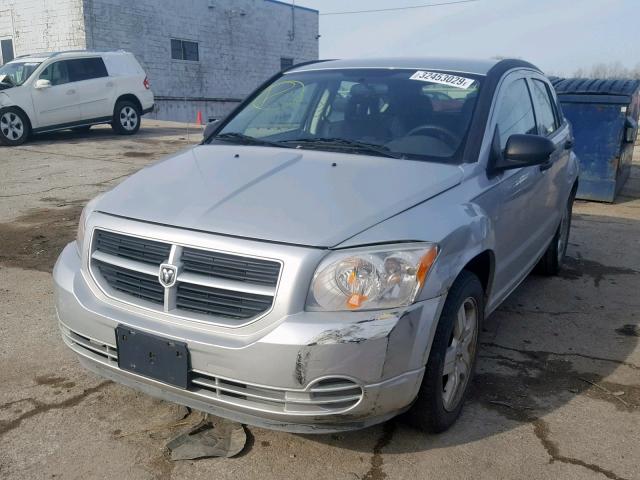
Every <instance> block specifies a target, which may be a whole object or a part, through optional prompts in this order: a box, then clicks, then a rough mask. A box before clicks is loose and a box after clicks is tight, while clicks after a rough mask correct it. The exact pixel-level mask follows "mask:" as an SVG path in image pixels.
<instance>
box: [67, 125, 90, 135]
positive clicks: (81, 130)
mask: <svg viewBox="0 0 640 480" xmlns="http://www.w3.org/2000/svg"><path fill="white" fill-rule="evenodd" d="M71 130H72V131H74V132H76V133H87V132H88V131H89V130H91V125H84V126H82V127H73V128H72V129H71Z"/></svg>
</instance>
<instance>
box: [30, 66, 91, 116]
mask: <svg viewBox="0 0 640 480" xmlns="http://www.w3.org/2000/svg"><path fill="white" fill-rule="evenodd" d="M69 62H70V60H60V61H58V62H53V63H51V64H49V65H48V66H47V67H46V68H45V69H44V70H43V71H42V72H41V73H40V76H39V77H38V79H43V80H49V81H50V82H51V86H50V87H48V88H35V87H32V91H31V97H32V99H33V107H34V110H35V112H36V117H37V119H38V128H43V127H44V128H46V127H58V126H63V125H65V124H68V123H72V122H76V121H78V120H80V105H79V95H78V92H77V90H76V85H75V83H74V82H72V81H71V78H70V75H69Z"/></svg>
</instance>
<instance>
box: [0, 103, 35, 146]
mask: <svg viewBox="0 0 640 480" xmlns="http://www.w3.org/2000/svg"><path fill="white" fill-rule="evenodd" d="M30 130H31V128H30V126H29V120H28V119H27V117H26V115H25V114H24V113H22V112H21V111H20V110H18V109H17V108H11V107H10V108H6V109H4V110H0V144H3V145H8V146H11V147H14V146H17V145H22V144H23V143H24V142H25V141H26V140H27V137H28V136H29V132H30Z"/></svg>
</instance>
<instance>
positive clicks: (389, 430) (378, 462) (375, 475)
mask: <svg viewBox="0 0 640 480" xmlns="http://www.w3.org/2000/svg"><path fill="white" fill-rule="evenodd" d="M395 432H396V423H395V422H394V421H393V420H391V421H388V422H386V423H385V424H384V425H383V426H382V435H380V438H378V440H377V441H376V444H375V445H374V447H373V455H372V456H371V459H370V460H369V462H370V464H371V466H370V468H369V470H368V471H367V473H365V474H364V476H363V477H362V480H383V479H385V478H387V474H386V473H385V472H384V470H383V468H382V467H383V466H384V459H383V458H382V449H384V448H385V447H386V446H388V445H389V444H390V443H391V440H393V435H394V433H395Z"/></svg>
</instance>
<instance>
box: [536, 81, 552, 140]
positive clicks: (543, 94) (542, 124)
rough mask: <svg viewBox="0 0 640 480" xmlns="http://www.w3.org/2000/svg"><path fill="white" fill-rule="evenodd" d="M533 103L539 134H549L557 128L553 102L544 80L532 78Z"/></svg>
mask: <svg viewBox="0 0 640 480" xmlns="http://www.w3.org/2000/svg"><path fill="white" fill-rule="evenodd" d="M531 83H532V85H533V91H532V92H531V94H532V96H533V104H534V106H535V109H536V118H537V120H538V132H539V133H540V135H549V134H550V133H553V132H555V131H556V129H557V128H558V123H557V121H556V116H555V115H554V113H553V103H552V100H551V97H550V95H549V94H550V92H549V89H548V87H547V85H545V83H544V82H541V81H540V80H533V81H532V82H531Z"/></svg>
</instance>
